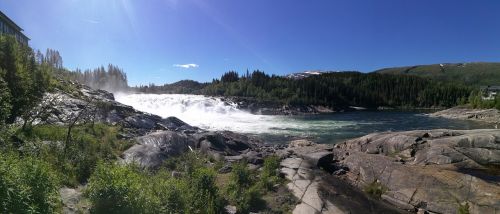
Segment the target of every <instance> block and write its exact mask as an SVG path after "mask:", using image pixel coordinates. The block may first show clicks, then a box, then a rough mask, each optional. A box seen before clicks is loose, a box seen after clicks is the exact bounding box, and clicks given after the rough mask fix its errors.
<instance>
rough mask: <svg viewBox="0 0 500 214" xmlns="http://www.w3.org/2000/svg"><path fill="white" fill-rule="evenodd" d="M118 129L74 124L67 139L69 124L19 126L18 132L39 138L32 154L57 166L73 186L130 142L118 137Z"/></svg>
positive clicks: (126, 146)
mask: <svg viewBox="0 0 500 214" xmlns="http://www.w3.org/2000/svg"><path fill="white" fill-rule="evenodd" d="M119 129H120V127H115V126H109V125H105V124H94V125H79V126H75V127H73V129H72V131H71V139H70V141H69V142H66V137H67V132H68V128H67V127H66V126H58V125H38V126H33V127H28V128H27V129H24V130H23V129H19V130H18V133H17V136H19V137H21V138H23V139H25V141H33V142H39V143H38V146H37V147H36V148H39V150H38V151H35V152H34V153H35V154H33V155H36V156H38V157H40V158H41V159H44V160H46V161H47V162H49V163H50V164H51V165H53V166H57V167H56V169H57V170H58V172H59V173H60V174H61V177H64V179H63V183H64V184H65V185H68V186H76V185H78V184H80V183H85V182H86V181H87V179H88V178H89V177H90V175H91V174H92V172H93V170H94V168H95V166H96V164H97V162H98V161H99V160H103V161H111V160H115V159H116V157H118V156H119V154H121V152H122V151H124V150H125V149H126V148H128V147H129V146H130V144H131V142H129V141H124V140H119V139H118V138H117V136H118V131H119ZM42 141H50V143H40V142H42Z"/></svg>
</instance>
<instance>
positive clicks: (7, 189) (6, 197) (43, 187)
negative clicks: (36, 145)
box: [0, 153, 60, 213]
mask: <svg viewBox="0 0 500 214" xmlns="http://www.w3.org/2000/svg"><path fill="white" fill-rule="evenodd" d="M57 181H58V179H57V177H56V175H55V173H54V172H53V170H52V169H51V168H50V167H49V165H48V164H47V163H45V162H43V161H40V160H36V159H35V158H30V157H26V158H19V157H16V156H15V155H12V154H1V153H0V212H1V213H58V211H60V201H59V192H58V182H57Z"/></svg>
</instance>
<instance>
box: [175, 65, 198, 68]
mask: <svg viewBox="0 0 500 214" xmlns="http://www.w3.org/2000/svg"><path fill="white" fill-rule="evenodd" d="M174 67H177V68H186V69H188V68H197V67H200V66H199V65H197V64H175V65H174Z"/></svg>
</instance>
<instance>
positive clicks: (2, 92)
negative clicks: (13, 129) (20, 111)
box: [0, 70, 12, 126]
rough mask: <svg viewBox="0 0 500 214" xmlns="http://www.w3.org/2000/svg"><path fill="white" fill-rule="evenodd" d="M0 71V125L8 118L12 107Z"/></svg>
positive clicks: (8, 91) (8, 90)
mask: <svg viewBox="0 0 500 214" xmlns="http://www.w3.org/2000/svg"><path fill="white" fill-rule="evenodd" d="M1 73H3V72H2V70H0V126H1V125H3V123H4V122H5V120H6V119H7V118H9V116H10V111H11V109H12V105H11V95H10V89H9V88H8V87H7V83H6V82H5V81H4V80H3V79H2V77H1V76H2V74H1Z"/></svg>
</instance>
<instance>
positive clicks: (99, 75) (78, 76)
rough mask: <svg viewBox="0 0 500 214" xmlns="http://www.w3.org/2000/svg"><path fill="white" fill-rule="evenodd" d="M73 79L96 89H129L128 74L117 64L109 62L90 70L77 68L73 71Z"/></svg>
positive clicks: (115, 90) (111, 90)
mask: <svg viewBox="0 0 500 214" xmlns="http://www.w3.org/2000/svg"><path fill="white" fill-rule="evenodd" d="M72 79H73V80H75V81H77V82H79V83H81V84H85V85H87V86H89V87H91V88H94V89H102V90H106V91H109V92H117V91H126V90H128V80H127V74H125V72H123V70H122V69H121V68H119V67H117V66H115V65H112V64H109V65H108V67H107V69H106V68H104V66H101V67H99V68H96V69H93V70H90V69H87V70H85V71H83V72H82V70H80V69H77V70H76V71H75V72H73V73H72Z"/></svg>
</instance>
